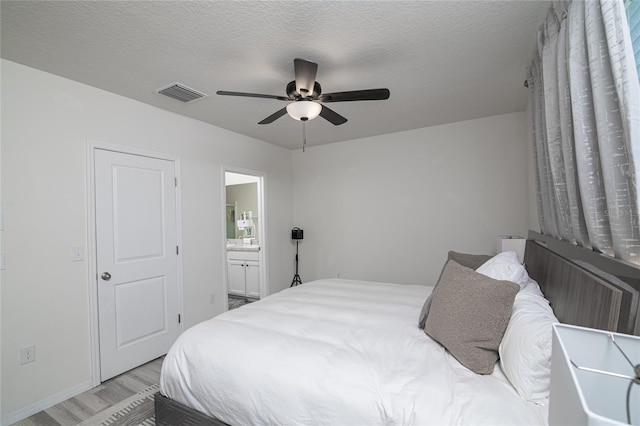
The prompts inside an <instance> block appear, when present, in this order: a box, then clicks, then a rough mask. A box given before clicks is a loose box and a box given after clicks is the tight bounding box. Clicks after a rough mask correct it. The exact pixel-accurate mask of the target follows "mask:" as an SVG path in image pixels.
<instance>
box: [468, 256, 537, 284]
mask: <svg viewBox="0 0 640 426" xmlns="http://www.w3.org/2000/svg"><path fill="white" fill-rule="evenodd" d="M476 272H479V273H481V274H483V275H486V276H488V277H490V278H493V279H494V280H501V281H511V282H514V283H516V284H518V285H519V286H520V289H523V288H524V286H526V285H527V283H528V282H529V275H528V274H527V270H526V269H525V268H524V266H523V265H522V264H521V263H520V261H519V260H518V254H517V253H516V252H515V251H503V252H502V253H498V254H497V255H495V256H493V257H492V258H491V259H489V260H487V261H486V262H485V263H483V264H482V265H481V266H480V267H479V268H478V269H476Z"/></svg>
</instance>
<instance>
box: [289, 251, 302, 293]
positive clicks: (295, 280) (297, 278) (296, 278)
mask: <svg viewBox="0 0 640 426" xmlns="http://www.w3.org/2000/svg"><path fill="white" fill-rule="evenodd" d="M298 284H302V280H301V279H300V275H298V241H296V274H295V275H294V276H293V281H291V285H290V286H289V287H293V286H294V285H298Z"/></svg>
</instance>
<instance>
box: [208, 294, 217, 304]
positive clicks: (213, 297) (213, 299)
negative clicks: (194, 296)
mask: <svg viewBox="0 0 640 426" xmlns="http://www.w3.org/2000/svg"><path fill="white" fill-rule="evenodd" d="M214 303H216V294H215V293H211V294H210V295H209V304H211V305H213V304H214Z"/></svg>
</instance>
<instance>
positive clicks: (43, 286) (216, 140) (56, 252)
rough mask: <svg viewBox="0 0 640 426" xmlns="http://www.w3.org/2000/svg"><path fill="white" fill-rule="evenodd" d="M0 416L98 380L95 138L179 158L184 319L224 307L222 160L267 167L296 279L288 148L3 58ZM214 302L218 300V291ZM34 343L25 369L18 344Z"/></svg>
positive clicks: (270, 228)
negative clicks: (87, 252)
mask: <svg viewBox="0 0 640 426" xmlns="http://www.w3.org/2000/svg"><path fill="white" fill-rule="evenodd" d="M1 66H2V73H1V75H2V133H1V136H2V165H1V166H2V211H3V212H4V214H5V231H3V233H2V234H3V235H2V243H3V251H5V252H6V256H7V268H6V270H4V271H2V273H1V275H0V277H1V279H2V299H1V302H2V306H1V308H2V311H1V323H2V349H1V356H2V369H1V380H2V401H1V410H2V411H1V413H2V416H3V418H7V416H9V415H11V414H15V413H16V412H19V411H20V410H23V411H24V409H25V407H26V408H28V407H30V406H33V405H34V404H35V405H37V404H38V403H39V402H42V401H44V400H47V398H48V399H49V400H51V398H55V397H56V395H57V396H60V395H63V394H64V393H65V392H69V391H73V390H74V389H78V388H79V387H82V386H85V385H86V384H87V383H88V382H89V380H90V364H89V362H90V361H89V360H90V346H89V341H90V335H89V311H88V306H89V300H88V291H89V287H88V286H89V284H88V272H87V263H86V262H76V263H72V262H71V248H72V247H75V246H84V247H86V244H87V189H86V167H87V165H86V140H87V139H91V140H96V141H100V142H105V143H111V144H117V145H125V146H129V147H134V148H137V149H143V150H149V151H155V152H161V153H166V154H170V155H173V156H177V157H179V158H180V161H181V189H182V250H181V255H182V262H183V286H184V320H185V328H186V327H189V326H191V325H193V324H196V323H197V322H200V321H202V320H204V319H207V318H210V317H212V316H214V315H216V314H218V313H220V312H222V311H223V306H222V301H223V300H224V297H223V283H222V277H223V274H222V271H223V269H222V268H223V266H224V263H223V255H224V254H223V241H224V239H225V236H224V233H223V231H224V227H223V223H224V222H223V214H224V206H222V198H223V197H222V192H221V191H222V190H223V184H224V183H223V180H222V164H225V165H231V166H236V167H241V168H244V169H251V170H258V171H263V172H265V173H266V185H265V186H266V209H267V220H268V223H267V224H266V233H267V243H268V247H267V256H268V259H269V264H268V266H269V279H270V286H271V291H272V292H275V291H278V290H280V289H282V288H284V287H287V286H288V285H289V283H290V279H291V276H292V274H293V266H292V264H291V256H292V255H293V251H292V248H291V245H290V242H289V239H288V233H289V231H290V229H291V227H292V213H291V205H292V198H291V155H290V152H289V151H287V150H285V149H282V148H278V147H276V146H274V145H271V144H268V143H265V142H262V141H258V140H255V139H251V138H248V137H245V136H241V135H238V134H235V133H231V132H228V131H225V130H223V129H220V128H216V127H214V126H211V125H208V124H205V123H202V122H199V121H195V120H192V119H189V118H186V117H183V116H179V115H176V114H173V113H170V112H167V111H164V110H160V109H157V108H154V107H151V106H149V105H146V104H142V103H139V102H136V101H133V100H130V99H127V98H124V97H121V96H118V95H114V94H112V93H108V92H105V91H102V90H99V89H96V88H93V87H90V86H86V85H83V84H80V83H77V82H74V81H70V80H67V79H63V78H60V77H57V76H54V75H52V74H48V73H44V72H41V71H38V70H35V69H32V68H28V67H24V66H22V65H19V64H16V63H13V62H8V61H4V60H3V61H2V62H1ZM211 292H213V293H215V294H216V301H217V303H216V304H209V303H208V302H209V293H211ZM30 344H35V345H36V362H35V363H33V364H27V365H23V366H21V365H20V363H19V348H20V347H23V346H26V345H30Z"/></svg>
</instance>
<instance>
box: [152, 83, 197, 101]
mask: <svg viewBox="0 0 640 426" xmlns="http://www.w3.org/2000/svg"><path fill="white" fill-rule="evenodd" d="M157 92H158V93H159V94H161V95H165V96H168V97H170V98H173V99H175V100H178V101H180V102H184V103H187V102H192V101H195V100H196V99H200V98H204V97H206V96H209V95H206V94H204V93H202V92H198V91H197V90H195V89H192V88H190V87H187V86H185V85H184V84H181V83H171V84H170V85H168V86H166V87H161V88H160V89H158V90H157Z"/></svg>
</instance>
